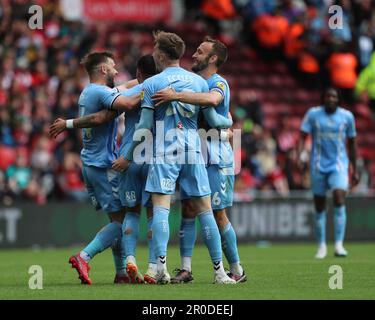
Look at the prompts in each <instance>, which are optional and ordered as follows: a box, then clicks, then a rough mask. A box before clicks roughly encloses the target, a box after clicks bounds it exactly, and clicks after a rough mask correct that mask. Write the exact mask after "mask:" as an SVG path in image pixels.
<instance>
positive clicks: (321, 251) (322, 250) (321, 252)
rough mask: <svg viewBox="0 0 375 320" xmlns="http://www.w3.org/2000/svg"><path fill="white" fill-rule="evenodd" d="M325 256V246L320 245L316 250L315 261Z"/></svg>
mask: <svg viewBox="0 0 375 320" xmlns="http://www.w3.org/2000/svg"><path fill="white" fill-rule="evenodd" d="M326 256H327V245H325V244H321V245H320V246H319V248H318V252H317V253H316V255H315V259H324V258H325V257H326Z"/></svg>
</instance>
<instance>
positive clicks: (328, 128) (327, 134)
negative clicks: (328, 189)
mask: <svg viewBox="0 0 375 320" xmlns="http://www.w3.org/2000/svg"><path fill="white" fill-rule="evenodd" d="M301 131H303V132H305V133H308V134H311V135H312V139H313V145H312V154H311V169H313V170H318V171H320V172H322V173H328V172H333V171H336V172H341V171H342V172H347V170H348V166H349V159H348V155H347V152H346V139H347V138H354V137H355V136H356V129H355V120H354V116H353V114H352V113H351V112H350V111H348V110H346V109H343V108H340V107H338V108H337V110H336V111H335V112H334V113H333V114H328V113H327V112H326V111H325V109H324V107H322V106H319V107H314V108H310V109H309V110H308V112H307V113H306V115H305V117H304V119H303V121H302V125H301Z"/></svg>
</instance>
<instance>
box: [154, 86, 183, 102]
mask: <svg viewBox="0 0 375 320" xmlns="http://www.w3.org/2000/svg"><path fill="white" fill-rule="evenodd" d="M176 95H177V93H176V91H175V90H174V89H173V88H171V87H168V88H166V89H163V90H160V91H158V92H156V93H155V94H154V95H153V96H152V97H151V99H152V100H153V101H157V102H156V104H155V107H157V106H159V105H161V104H163V103H166V102H169V101H174V100H176V98H177V97H176Z"/></svg>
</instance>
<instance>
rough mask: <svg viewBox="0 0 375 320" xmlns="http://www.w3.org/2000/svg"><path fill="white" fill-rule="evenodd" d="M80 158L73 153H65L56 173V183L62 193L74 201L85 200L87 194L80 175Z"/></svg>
mask: <svg viewBox="0 0 375 320" xmlns="http://www.w3.org/2000/svg"><path fill="white" fill-rule="evenodd" d="M81 166H82V164H81V160H80V158H79V156H78V155H77V154H75V153H67V154H66V155H65V157H64V162H63V165H62V168H61V170H60V172H59V174H58V185H59V188H60V190H61V191H62V192H63V194H64V195H65V196H66V197H67V198H68V199H72V200H76V201H86V200H87V199H88V194H87V191H86V189H85V185H84V183H83V182H82V177H81Z"/></svg>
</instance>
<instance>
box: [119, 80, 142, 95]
mask: <svg viewBox="0 0 375 320" xmlns="http://www.w3.org/2000/svg"><path fill="white" fill-rule="evenodd" d="M142 90H143V84H142V83H140V84H137V85H135V86H134V87H131V88H129V89H127V90H124V91H121V95H123V96H127V97H129V96H133V95H136V94H138V93H140V92H141V91H142Z"/></svg>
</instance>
